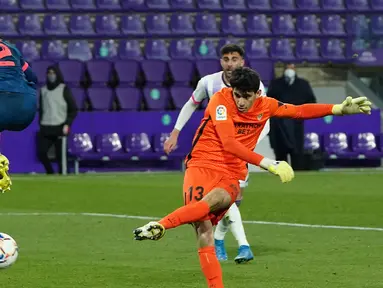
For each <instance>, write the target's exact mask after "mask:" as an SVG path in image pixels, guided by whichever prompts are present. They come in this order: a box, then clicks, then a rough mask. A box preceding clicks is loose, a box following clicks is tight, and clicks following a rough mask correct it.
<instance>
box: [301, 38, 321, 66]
mask: <svg viewBox="0 0 383 288" xmlns="http://www.w3.org/2000/svg"><path fill="white" fill-rule="evenodd" d="M295 51H296V55H297V58H298V59H299V60H304V61H312V62H316V61H319V60H321V57H320V54H319V48H318V46H317V43H316V41H315V39H298V40H297V43H296V50H295Z"/></svg>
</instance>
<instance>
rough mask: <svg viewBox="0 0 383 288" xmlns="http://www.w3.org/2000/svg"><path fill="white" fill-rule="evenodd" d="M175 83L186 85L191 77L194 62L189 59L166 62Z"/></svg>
mask: <svg viewBox="0 0 383 288" xmlns="http://www.w3.org/2000/svg"><path fill="white" fill-rule="evenodd" d="M168 65H169V70H170V74H171V75H172V77H173V80H174V82H175V85H185V86H188V85H189V83H190V82H191V81H192V79H193V75H194V63H193V62H192V61H190V60H175V59H173V60H171V61H169V63H168Z"/></svg>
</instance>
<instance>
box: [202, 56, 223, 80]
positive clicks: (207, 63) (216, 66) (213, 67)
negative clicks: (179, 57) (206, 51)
mask: <svg viewBox="0 0 383 288" xmlns="http://www.w3.org/2000/svg"><path fill="white" fill-rule="evenodd" d="M196 68H197V72H198V74H199V76H200V77H203V76H206V75H208V74H213V73H217V72H219V71H221V65H220V63H219V60H217V59H200V60H198V61H197V62H196Z"/></svg>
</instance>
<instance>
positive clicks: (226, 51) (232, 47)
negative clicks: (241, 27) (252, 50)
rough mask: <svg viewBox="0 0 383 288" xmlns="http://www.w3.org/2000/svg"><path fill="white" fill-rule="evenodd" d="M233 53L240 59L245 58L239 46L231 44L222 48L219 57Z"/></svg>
mask: <svg viewBox="0 0 383 288" xmlns="http://www.w3.org/2000/svg"><path fill="white" fill-rule="evenodd" d="M234 52H237V53H238V54H239V55H240V56H241V57H242V58H243V57H245V50H243V49H242V47H241V46H238V45H237V44H232V43H229V44H226V45H224V46H222V48H221V57H222V56H223V55H225V54H230V53H234Z"/></svg>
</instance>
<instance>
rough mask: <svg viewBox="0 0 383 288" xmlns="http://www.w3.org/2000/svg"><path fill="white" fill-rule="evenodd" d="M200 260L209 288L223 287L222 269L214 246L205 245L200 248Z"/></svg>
mask: <svg viewBox="0 0 383 288" xmlns="http://www.w3.org/2000/svg"><path fill="white" fill-rule="evenodd" d="M198 254H199V261H200V264H201V268H202V272H203V274H205V278H206V281H207V284H208V287H209V288H223V279H222V270H221V265H220V264H219V262H218V259H217V256H216V255H215V248H214V247H204V248H200V249H198Z"/></svg>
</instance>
